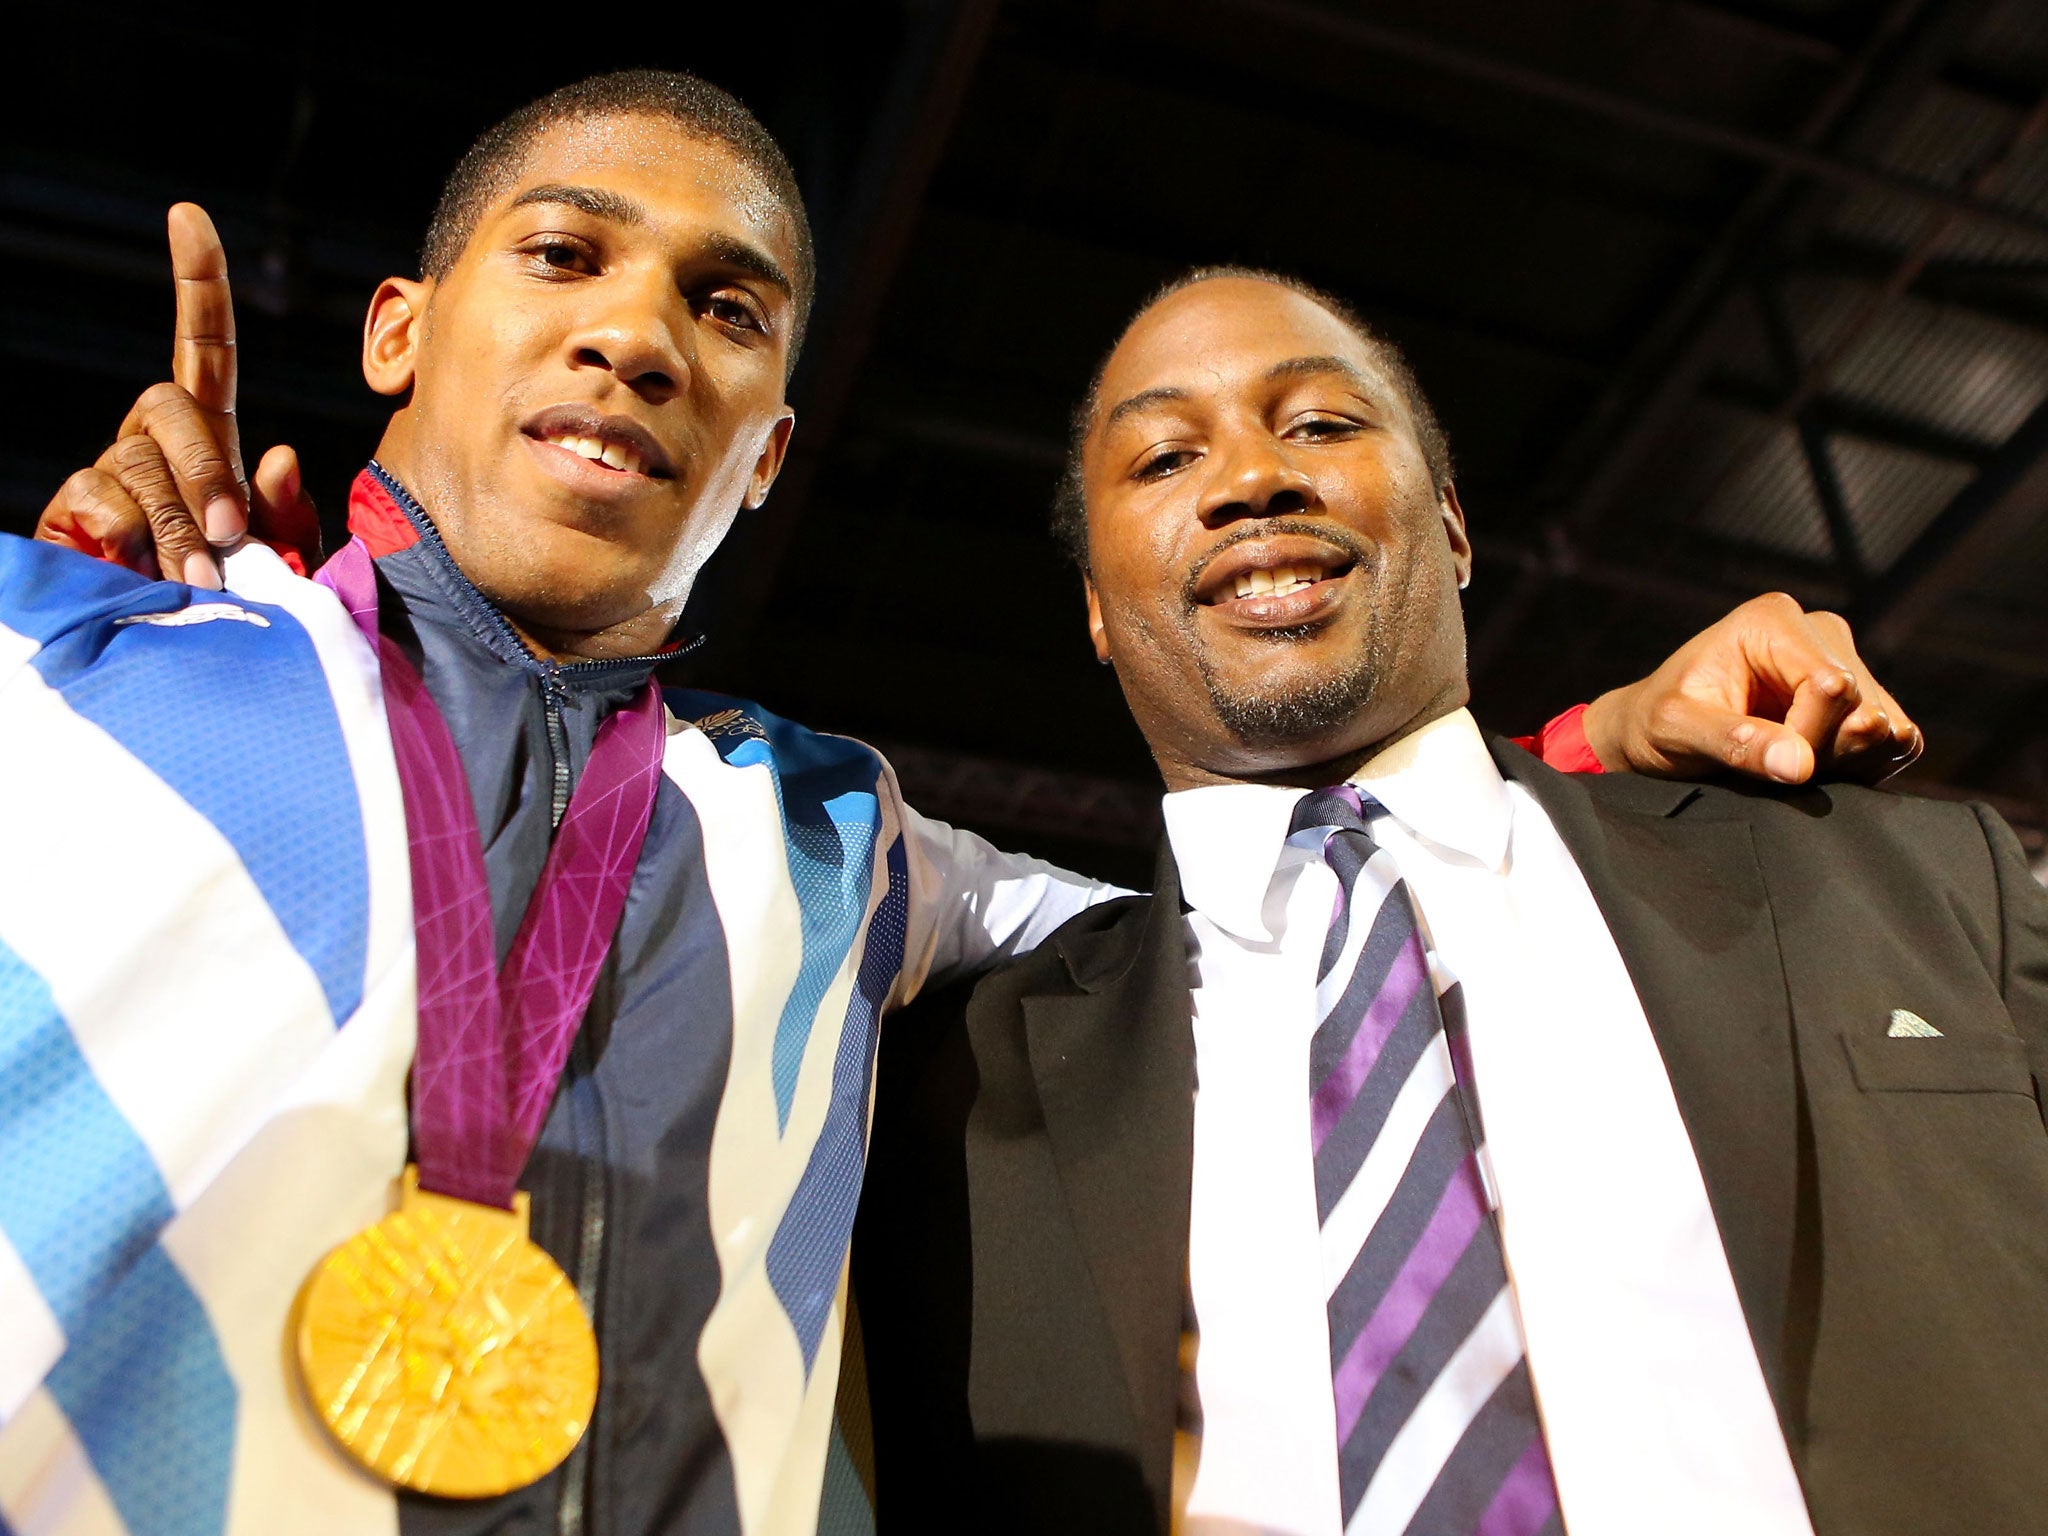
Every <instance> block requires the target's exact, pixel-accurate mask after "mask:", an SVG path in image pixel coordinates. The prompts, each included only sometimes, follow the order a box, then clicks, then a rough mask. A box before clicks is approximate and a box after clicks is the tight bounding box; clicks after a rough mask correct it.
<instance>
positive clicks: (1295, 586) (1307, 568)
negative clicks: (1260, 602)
mask: <svg viewBox="0 0 2048 1536" xmlns="http://www.w3.org/2000/svg"><path fill="white" fill-rule="evenodd" d="M1350 570H1351V567H1350V566H1349V565H1348V564H1347V565H1344V566H1342V567H1341V568H1339V567H1328V566H1321V565H1276V566H1273V567H1271V568H1270V569H1267V568H1261V569H1258V570H1250V571H1239V572H1238V573H1237V577H1236V579H1235V580H1234V581H1233V582H1232V583H1231V588H1230V589H1229V590H1227V591H1223V592H1218V593H1217V594H1215V596H1213V597H1212V598H1211V599H1210V602H1211V603H1218V602H1226V601H1229V600H1230V599H1232V598H1240V599H1241V598H1247V597H1291V596H1293V595H1294V594H1295V593H1296V592H1306V591H1307V590H1308V589H1309V588H1310V587H1312V586H1314V585H1315V584H1316V583H1317V582H1319V581H1328V580H1331V579H1333V578H1335V577H1339V576H1344V575H1348V574H1349V573H1350Z"/></svg>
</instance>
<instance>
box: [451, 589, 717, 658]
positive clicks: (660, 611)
mask: <svg viewBox="0 0 2048 1536" xmlns="http://www.w3.org/2000/svg"><path fill="white" fill-rule="evenodd" d="M486 601H489V599H488V598H486ZM492 606H493V607H497V605H496V604H495V603H494V604H492ZM677 606H678V607H680V605H677ZM498 612H499V614H500V615H502V616H503V618H504V620H505V622H506V623H507V624H509V625H511V626H512V632H513V633H514V634H516V635H518V636H519V638H520V639H521V640H523V641H525V642H526V648H527V649H528V650H530V651H532V652H533V653H534V655H536V656H540V657H543V658H545V659H546V660H549V661H559V662H576V661H616V660H618V659H619V658H620V657H625V656H651V655H653V654H654V653H655V652H656V651H658V650H660V649H661V648H662V646H664V645H665V644H667V643H668V637H669V635H670V634H671V633H672V632H673V631H674V629H675V627H676V620H677V618H678V617H679V615H678V614H676V613H673V612H671V611H669V609H668V608H666V607H662V608H650V609H648V610H647V612H645V613H641V614H636V615H635V616H634V617H632V618H630V619H628V620H626V621H625V622H624V623H623V624H614V625H612V626H610V627H609V628H607V629H599V630H591V631H578V630H557V629H548V628H543V627H541V626H539V625H530V624H527V623H526V622H524V621H523V620H521V619H519V618H518V617H516V616H515V615H513V614H509V613H506V612H505V610H504V609H502V608H499V609H498Z"/></svg>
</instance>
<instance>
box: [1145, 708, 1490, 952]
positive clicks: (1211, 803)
mask: <svg viewBox="0 0 2048 1536" xmlns="http://www.w3.org/2000/svg"><path fill="white" fill-rule="evenodd" d="M1351 782H1352V783H1353V784H1356V785H1357V786H1358V787H1359V789H1361V790H1362V791H1364V792H1365V793H1366V794H1368V795H1371V796H1372V798H1373V799H1375V800H1377V801H1378V802H1379V803H1380V805H1381V806H1383V807H1385V809H1386V812H1387V814H1388V815H1390V816H1392V817H1393V818H1394V819H1395V820H1397V821H1399V822H1400V823H1401V824H1402V825H1403V826H1405V827H1407V828H1408V829H1409V830H1410V831H1411V832H1413V833H1414V834H1415V835H1416V836H1417V837H1418V838H1420V839H1422V840H1423V841H1424V842H1426V843H1430V844H1434V845H1436V846H1437V847H1439V848H1441V849H1444V850H1447V851H1449V852H1450V853H1453V854H1456V855H1459V856H1461V857H1462V858H1464V859H1469V860H1472V861H1474V862H1476V863H1478V864H1479V865H1481V866H1482V867H1484V868H1487V869H1498V868H1500V866H1501V865H1502V864H1503V863H1504V862H1505V861H1506V859H1507V849H1508V828H1509V822H1510V818H1511V810H1510V804H1509V801H1508V794H1507V785H1506V784H1505V783H1504V782H1503V781H1502V779H1501V776H1500V770H1499V769H1498V768H1497V767H1495V766H1494V762H1493V758H1492V756H1491V754H1489V753H1488V752H1487V750H1486V742H1485V739H1484V738H1483V737H1482V736H1481V735H1480V734H1479V726H1478V724H1477V723H1476V722H1475V721H1474V720H1473V719H1472V716H1471V713H1470V712H1469V711H1467V710H1463V709H1460V710H1456V711H1454V712H1453V713H1451V714H1448V715H1444V716H1442V717H1441V718H1439V719H1436V720H1432V721H1430V722H1429V723H1428V724H1427V725H1425V726H1423V727H1422V728H1421V729H1419V730H1417V731H1414V732H1413V733H1411V734H1409V735H1407V736H1404V737H1402V738H1401V740H1399V741H1397V742H1395V743H1394V744H1393V745H1392V746H1390V747H1388V748H1387V749H1386V750H1385V751H1384V752H1381V753H1380V754H1378V755H1377V756H1376V757H1374V758H1373V759H1372V760H1371V761H1370V762H1368V763H1366V764H1365V766H1364V767H1362V768H1360V769H1359V770H1358V772H1356V773H1354V774H1353V775H1352V776H1351ZM1303 793H1304V791H1302V790H1298V789H1285V788H1277V787H1275V786H1272V785H1267V784H1211V785H1204V786H1203V787H1201V788H1199V789H1182V790H1175V791H1174V792H1173V793H1171V794H1169V795H1167V796H1166V799H1165V801H1164V803H1163V807H1162V808H1163V810H1164V813H1165V817H1166V835H1167V839H1168V841H1169V842H1171V844H1172V845H1173V857H1174V862H1175V864H1176V865H1178V866H1179V869H1180V884H1181V893H1182V895H1183V896H1185V897H1186V898H1187V901H1188V904H1189V905H1190V906H1192V907H1193V908H1194V909H1195V910H1196V911H1197V912H1200V913H1201V914H1202V915H1203V916H1204V917H1207V918H1208V919H1209V920H1210V921H1211V922H1214V923H1215V924H1216V925H1217V926H1219V927H1221V928H1224V929H1226V930H1228V931H1229V932H1231V933H1234V934H1237V935H1238V936H1239V937H1241V938H1246V939H1252V940H1255V941H1258V942H1271V941H1272V939H1273V936H1274V935H1273V929H1272V924H1271V922H1270V921H1269V920H1268V919H1269V913H1268V911H1267V907H1268V898H1269V896H1270V895H1271V894H1272V886H1273V875H1274V873H1275V872H1276V871H1277V870H1278V869H1279V868H1280V865H1281V859H1282V856H1283V853H1284V852H1285V850H1286V846H1287V827H1288V823H1289V822H1290V821H1292V820H1293V817H1294V806H1295V802H1296V801H1298V800H1300V799H1301V797H1302V795H1303Z"/></svg>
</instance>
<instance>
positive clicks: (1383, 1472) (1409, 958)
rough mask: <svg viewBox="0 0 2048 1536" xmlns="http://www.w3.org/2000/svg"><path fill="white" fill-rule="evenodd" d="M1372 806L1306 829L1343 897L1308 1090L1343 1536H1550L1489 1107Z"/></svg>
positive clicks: (1324, 813)
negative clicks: (1485, 1112) (1491, 1200)
mask: <svg viewBox="0 0 2048 1536" xmlns="http://www.w3.org/2000/svg"><path fill="white" fill-rule="evenodd" d="M1369 803H1370V802H1367V801H1365V800H1364V799H1363V797H1361V795H1360V794H1359V792H1358V791H1357V790H1356V789H1354V788H1352V787H1351V786H1350V785H1340V786H1339V787H1337V788H1335V789H1326V790H1317V791H1316V792H1314V793H1313V794H1310V795H1308V796H1306V797H1304V798H1303V800H1302V801H1301V803H1300V804H1299V805H1298V806H1297V807H1296V808H1295V813H1294V822H1293V826H1292V828H1291V832H1292V833H1309V834H1314V833H1321V834H1322V837H1321V843H1322V851H1323V857H1324V859H1325V860H1326V861H1327V862H1328V863H1329V865H1330V867H1331V869H1333V870H1334V871H1335V872H1336V874H1337V879H1338V883H1339V891H1338V898H1337V904H1336V911H1335V914H1334V915H1333V916H1332V918H1331V922H1330V931H1329V936H1328V937H1327V938H1326V939H1325V940H1324V943H1323V955H1322V963H1321V965H1320V967H1319V969H1318V971H1317V983H1316V1016H1317V1018H1318V1020H1319V1021H1320V1022H1319V1023H1318V1024H1317V1027H1316V1032H1315V1036H1314V1039H1313V1041H1312V1043H1311V1045H1310V1049H1309V1091H1310V1094H1311V1111H1310V1124H1311V1126H1312V1129H1313V1139H1314V1144H1315V1175H1316V1205H1317V1211H1318V1216H1319V1219H1320V1220H1321V1223H1322V1251H1323V1283H1324V1287H1325V1291H1326V1294H1327V1296H1328V1299H1329V1301H1328V1305H1329V1320H1330V1370H1331V1379H1332V1384H1333V1387H1334V1390H1335V1396H1336V1405H1337V1457H1338V1478H1339V1486H1340V1487H1341V1489H1342V1493H1343V1515H1344V1529H1345V1533H1346V1536H1398V1533H1403V1532H1406V1533H1410V1536H1538V1533H1544V1536H1550V1533H1555V1532H1559V1531H1561V1530H1562V1525H1561V1522H1560V1519H1559V1516H1558V1512H1557V1488H1556V1484H1555V1483H1554V1482H1553V1481H1552V1478H1551V1472H1550V1457H1549V1453H1548V1451H1547V1449H1546V1448H1545V1446H1544V1442H1543V1433H1542V1429H1541V1426H1540V1425H1539V1424H1538V1422H1537V1418H1536V1400H1535V1397H1534V1396H1533V1394H1532V1393H1531V1391H1530V1386H1529V1367H1528V1363H1527V1361H1526V1360H1525V1359H1524V1358H1523V1345H1522V1329H1521V1322H1520V1319H1519V1318H1518V1317H1517V1315H1516V1312H1515V1304H1514V1296H1513V1293H1512V1292H1511V1290H1510V1289H1509V1285H1508V1276H1507V1267H1506V1264H1505V1262H1504V1260H1503V1258H1502V1252H1501V1243H1500V1233H1499V1231H1498V1229H1497V1228H1496V1227H1495V1225H1494V1218H1493V1213H1492V1211H1491V1210H1490V1209H1489V1206H1488V1202H1487V1198H1486V1190H1485V1186H1484V1183H1483V1181H1482V1178H1481V1174H1480V1166H1479V1150H1478V1149H1479V1146H1480V1144H1481V1139H1482V1138H1481V1136H1480V1134H1479V1130H1478V1111H1477V1102H1476V1100H1474V1099H1473V1098H1472V1096H1471V1095H1470V1093H1469V1092H1463V1091H1461V1090H1460V1085H1459V1078H1460V1077H1461V1076H1462V1077H1463V1078H1464V1080H1465V1085H1466V1087H1467V1088H1468V1089H1469V1086H1470V1082H1471V1068H1470V1059H1469V1054H1468V1052H1467V1048H1466V1043H1465V1039H1464V1029H1463V1010H1462V1007H1461V1005H1460V1001H1459V994H1458V989H1457V987H1456V985H1455V984H1453V985H1452V986H1451V987H1450V988H1449V989H1448V991H1446V993H1445V994H1444V996H1443V997H1442V998H1441V999H1439V998H1438V996H1437V991H1436V986H1435V984H1434V983H1433V981H1432V980H1431V978H1430V972H1429V962H1428V959H1427V957H1426V956H1425V954H1424V952H1423V946H1422V937H1421V934H1420V932H1419V931H1418V928H1417V922H1416V914H1415V905H1414V903H1413V901H1412V900H1411V899H1410V897H1409V894H1408V888H1407V886H1406V884H1405V883H1404V882H1403V881H1402V880H1401V879H1400V877H1399V875H1398V873H1397V872H1396V871H1395V870H1394V868H1393V866H1392V862H1391V861H1390V860H1389V859H1387V858H1386V856H1385V855H1383V854H1382V853H1381V852H1380V849H1379V847H1378V845H1377V844H1375V843H1374V842H1373V840H1372V836H1371V834H1370V833H1369V832H1368V831H1367V829H1366V807H1367V805H1368V804H1369ZM1373 808H1374V809H1378V807H1377V806H1376V805H1375V806H1373ZM1376 860H1377V861H1378V867H1377V868H1375V869H1374V870H1373V871H1372V872H1371V873H1367V866H1368V865H1369V864H1373V863H1374V862H1375V861H1376ZM1447 1018H1448V1019H1449V1020H1450V1021H1451V1024H1450V1027H1449V1028H1446V1019H1447ZM1454 1055H1455V1056H1456V1058H1457V1065H1456V1066H1455V1067H1454V1066H1453V1057H1454Z"/></svg>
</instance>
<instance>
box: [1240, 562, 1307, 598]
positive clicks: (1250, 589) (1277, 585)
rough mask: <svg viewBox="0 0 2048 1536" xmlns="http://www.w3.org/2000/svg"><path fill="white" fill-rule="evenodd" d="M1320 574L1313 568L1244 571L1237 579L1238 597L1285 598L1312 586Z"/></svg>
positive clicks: (1284, 567) (1290, 567)
mask: <svg viewBox="0 0 2048 1536" xmlns="http://www.w3.org/2000/svg"><path fill="white" fill-rule="evenodd" d="M1321 575H1322V572H1320V571H1318V570H1317V569H1315V568H1314V567H1313V566H1292V565H1281V566H1275V567H1274V568H1273V569H1272V570H1269V571H1267V570H1260V571H1245V572H1243V573H1241V574H1240V575H1239V576H1238V578H1237V595H1238V596H1239V597H1286V596H1287V595H1288V594H1289V593H1293V592H1299V591H1301V590H1303V589H1304V588H1306V587H1310V586H1313V585H1314V584H1315V582H1316V581H1317V579H1318V578H1319V577H1320V576H1321Z"/></svg>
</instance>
